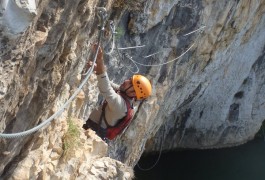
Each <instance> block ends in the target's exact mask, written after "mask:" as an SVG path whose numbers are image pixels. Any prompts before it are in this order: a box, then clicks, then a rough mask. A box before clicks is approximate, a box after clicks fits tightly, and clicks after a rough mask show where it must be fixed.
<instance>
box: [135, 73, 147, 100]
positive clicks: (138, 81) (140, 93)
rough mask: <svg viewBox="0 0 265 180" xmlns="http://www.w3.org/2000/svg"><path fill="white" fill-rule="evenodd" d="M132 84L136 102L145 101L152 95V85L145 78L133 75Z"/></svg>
mask: <svg viewBox="0 0 265 180" xmlns="http://www.w3.org/2000/svg"><path fill="white" fill-rule="evenodd" d="M132 84H133V88H134V90H135V94H136V99H137V100H143V99H146V98H148V97H149V96H150V95H151V94H152V85H151V83H150V81H149V80H148V79H147V78H146V77H144V76H142V75H139V74H137V75H133V77H132Z"/></svg>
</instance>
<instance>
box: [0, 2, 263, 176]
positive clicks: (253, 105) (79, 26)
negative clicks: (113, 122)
mask: <svg viewBox="0 0 265 180" xmlns="http://www.w3.org/2000/svg"><path fill="white" fill-rule="evenodd" d="M0 5H1V8H0V34H1V35H0V57H1V60H0V86H1V88H0V107H1V108H0V115H1V120H0V131H1V132H3V133H15V132H21V131H24V130H27V129H31V128H32V127H35V126H36V125H38V124H40V123H41V122H43V121H44V120H46V119H47V118H49V117H50V116H51V115H53V114H54V113H56V112H57V111H58V110H59V108H60V107H62V105H63V104H64V103H65V102H66V100H67V99H69V97H70V96H71V95H72V94H74V92H75V91H76V90H77V87H78V86H79V85H80V83H81V82H82V80H83V79H84V76H83V75H82V73H83V72H84V69H85V64H86V62H87V60H88V58H89V57H90V54H91V53H90V49H91V48H90V43H94V42H96V38H97V34H98V28H97V25H98V19H97V16H96V15H95V14H96V12H95V7H96V6H103V7H105V8H106V9H107V12H108V17H107V20H108V22H107V23H106V24H107V25H108V24H109V21H110V20H113V21H114V24H115V25H116V26H117V27H116V31H117V34H116V36H115V43H116V45H117V47H128V46H140V45H145V46H144V47H142V48H136V49H127V50H120V52H121V53H120V54H121V55H120V56H121V57H122V58H119V56H118V54H117V51H116V50H115V51H114V52H113V53H112V54H110V55H106V56H105V61H106V64H107V66H108V73H109V76H110V78H111V79H113V80H114V81H115V82H116V83H121V82H122V81H123V80H124V79H126V78H128V77H130V76H131V75H132V74H133V73H134V72H137V70H139V73H141V74H144V75H146V76H147V77H148V78H150V79H151V80H152V84H153V95H152V97H151V98H149V100H148V101H145V102H143V103H139V106H138V108H137V109H136V115H135V119H134V120H133V122H132V124H131V125H130V127H129V128H128V129H127V130H126V131H125V133H124V134H123V135H122V136H120V137H118V138H117V139H116V140H114V141H112V142H110V143H109V146H108V148H107V146H106V144H105V143H104V142H103V141H100V140H99V139H97V138H96V137H95V136H94V135H93V133H92V132H91V131H89V132H86V133H81V134H80V140H81V143H82V145H81V146H80V147H79V146H78V147H77V149H74V150H73V152H74V153H73V154H71V156H70V157H69V159H70V160H69V161H68V162H69V163H66V161H64V160H62V159H61V157H62V154H63V152H64V149H63V144H64V143H63V139H64V138H63V137H64V134H65V133H66V132H67V127H68V126H67V119H69V118H73V119H79V120H78V123H77V124H79V126H78V127H79V129H80V130H81V125H82V120H84V119H85V118H86V117H87V116H88V115H89V113H90V112H91V110H92V109H93V108H94V107H95V106H96V105H97V98H98V97H97V96H98V90H97V87H96V79H95V76H94V75H92V76H90V78H89V80H88V82H87V84H86V85H85V86H84V87H83V88H82V90H81V91H80V92H79V93H78V95H77V97H76V98H75V99H74V101H73V102H72V103H71V104H70V105H68V106H67V107H66V108H64V110H65V111H64V112H63V114H62V115H61V116H58V117H56V119H55V121H53V122H52V123H51V124H50V125H49V126H48V127H46V128H43V129H41V130H40V131H38V132H37V133H35V134H33V135H29V136H25V137H19V138H14V139H5V138H1V139H0V158H1V163H0V177H10V179H19V178H22V179H28V178H29V177H31V178H43V179H45V178H46V177H50V178H54V179H61V178H62V177H67V179H71V178H79V179H85V178H89V179H91V178H94V179H97V178H101V179H115V178H116V179H117V178H123V179H130V178H132V176H133V173H132V171H131V169H130V168H129V167H127V165H129V166H131V167H132V166H134V165H135V164H136V163H137V161H138V159H139V158H140V156H141V154H142V153H143V151H144V150H145V151H146V152H148V151H157V150H159V149H160V148H161V146H160V144H161V142H162V144H163V147H162V149H163V150H169V149H175V148H179V147H181V148H183V147H184V148H221V147H227V146H235V145H239V144H242V143H244V142H246V141H248V140H250V139H252V138H253V137H254V135H255V134H256V133H257V131H258V130H259V128H260V127H261V124H262V122H263V121H264V119H265V111H264V105H265V78H264V77H265V73H264V72H265V71H264V69H265V59H264V54H265V53H264V52H265V31H264V28H265V15H264V12H265V2H264V1H262V0H257V1H255V2H254V1H253V2H252V1H248V0H241V1H236V0H235V1H228V0H221V1H211V0H201V1H197V0H188V1H178V0H176V1H169V0H168V1H162V0H161V1H160V0H159V1H157V0H156V1H155V0H147V1H143V0H135V1H123V0H115V1H97V0H94V1H92V0H91V1H88V0H76V1H65V0H59V1H51V0H36V1H30V0H23V1H17V0H3V1H1V4H0ZM109 35H110V29H109V28H108V27H106V31H105V33H104V38H103V41H102V43H103V46H104V48H105V51H106V52H107V51H108V49H109V47H111V40H110V39H109V37H110V36H109ZM148 55H150V56H148ZM128 57H129V58H128ZM130 59H131V60H135V61H136V62H134V63H133V62H132V61H131V60H130ZM91 133H92V135H91ZM86 134H88V135H87V136H86ZM89 134H90V135H89ZM82 147H83V148H82ZM105 156H109V157H110V158H109V157H105ZM111 158H113V159H116V160H119V161H122V162H124V163H125V164H127V165H125V164H121V163H120V162H119V161H116V160H113V159H111ZM106 167H108V168H107V169H106ZM22 172H23V177H22V175H20V174H22ZM103 172H104V173H103ZM100 174H101V176H100ZM92 176H93V177H92Z"/></svg>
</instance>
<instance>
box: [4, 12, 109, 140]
mask: <svg viewBox="0 0 265 180" xmlns="http://www.w3.org/2000/svg"><path fill="white" fill-rule="evenodd" d="M103 13H104V10H102V9H99V15H100V17H101V18H102V21H104V19H103ZM102 25H104V22H102ZM103 31H104V26H101V29H100V31H99V35H98V43H97V50H96V54H95V56H94V60H93V64H92V66H91V67H90V68H89V69H88V70H87V72H86V73H85V74H86V77H85V79H84V80H83V81H82V83H81V84H80V86H79V87H78V88H77V90H76V91H75V92H74V94H73V95H72V96H71V97H70V98H69V99H68V100H67V101H66V102H65V104H64V105H62V106H61V107H60V108H59V110H58V111H57V112H56V113H54V114H53V115H52V116H51V117H49V118H48V119H46V120H45V121H43V122H42V123H40V124H39V125H37V126H35V127H33V128H32V129H29V130H26V131H23V132H19V133H12V134H5V133H0V138H18V137H22V136H26V135H29V134H32V133H34V132H36V131H38V130H39V129H41V128H43V127H44V126H46V125H47V124H48V123H50V122H51V121H52V120H54V118H56V117H58V116H60V115H61V114H62V112H63V111H64V110H65V108H66V107H67V106H68V105H69V104H70V103H71V102H72V101H73V99H74V98H75V97H76V96H77V95H78V93H79V92H80V91H81V89H82V87H83V86H84V85H85V83H86V82H87V80H88V78H89V77H90V75H91V74H92V72H93V69H94V66H95V63H96V60H97V55H98V51H99V47H100V46H99V43H100V41H101V37H102V33H103Z"/></svg>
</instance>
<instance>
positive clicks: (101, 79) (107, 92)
mask: <svg viewBox="0 0 265 180" xmlns="http://www.w3.org/2000/svg"><path fill="white" fill-rule="evenodd" d="M96 47H97V45H93V51H95V49H96ZM90 63H91V62H90ZM90 65H91V64H90ZM94 71H95V73H96V75H97V80H98V88H99V91H100V93H101V94H102V95H103V97H104V98H105V101H104V103H103V105H101V106H100V107H98V108H96V109H94V110H93V111H92V113H91V114H90V116H89V118H88V120H87V121H86V123H85V124H84V125H83V128H84V129H85V130H87V129H88V128H91V129H93V130H94V131H96V133H97V134H98V135H99V136H100V137H101V138H102V139H105V138H107V139H109V140H112V139H114V138H115V137H116V136H117V135H118V134H120V133H121V132H122V131H123V130H124V129H125V128H126V127H127V126H128V125H129V123H130V122H131V120H132V117H133V105H132V103H133V101H134V100H144V99H146V98H147V97H149V96H150V95H151V92H152V87H151V83H150V81H149V80H148V79H147V78H146V77H144V76H142V75H133V76H132V77H131V78H130V79H128V80H125V81H124V82H123V83H122V84H121V85H120V86H119V85H117V84H114V83H113V82H111V81H110V80H109V78H108V74H107V72H106V67H105V65H104V60H103V51H102V49H101V47H99V51H98V56H97V59H96V65H95V68H94Z"/></svg>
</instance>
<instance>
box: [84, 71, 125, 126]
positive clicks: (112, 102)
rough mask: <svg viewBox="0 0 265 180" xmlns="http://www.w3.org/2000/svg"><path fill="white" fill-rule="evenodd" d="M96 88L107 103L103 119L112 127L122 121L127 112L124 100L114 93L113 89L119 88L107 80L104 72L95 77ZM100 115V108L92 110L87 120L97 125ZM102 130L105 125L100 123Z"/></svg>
mask: <svg viewBox="0 0 265 180" xmlns="http://www.w3.org/2000/svg"><path fill="white" fill-rule="evenodd" d="M97 79H98V88H99V91H100V93H101V94H102V96H103V97H104V98H105V100H106V101H107V102H108V104H107V106H106V109H105V117H106V120H107V122H108V124H109V125H111V126H114V125H115V124H116V123H117V122H118V120H120V119H122V118H123V117H124V116H125V115H126V112H127V107H126V102H125V100H124V99H123V98H122V97H121V96H120V95H119V94H117V93H116V92H115V90H114V89H118V88H119V86H118V85H116V84H114V83H112V82H111V81H110V80H109V77H108V74H107V73H106V72H105V73H103V74H100V75H97ZM101 113H102V106H99V107H98V108H96V109H94V110H93V111H92V113H91V114H90V116H89V119H91V120H92V121H94V122H96V123H99V121H100V116H101ZM101 126H102V127H103V128H106V127H107V126H106V124H105V122H104V121H102V125H101Z"/></svg>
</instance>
